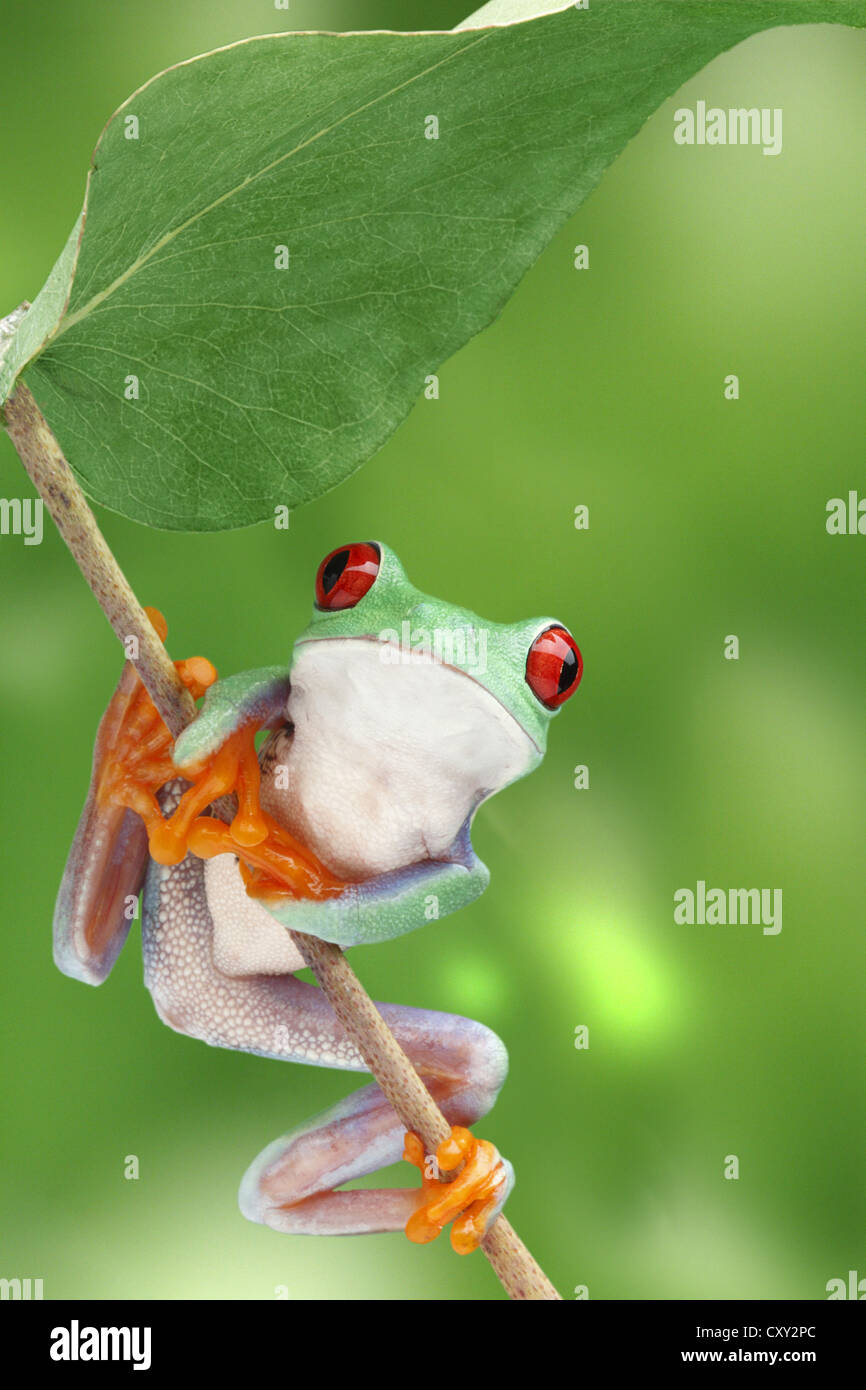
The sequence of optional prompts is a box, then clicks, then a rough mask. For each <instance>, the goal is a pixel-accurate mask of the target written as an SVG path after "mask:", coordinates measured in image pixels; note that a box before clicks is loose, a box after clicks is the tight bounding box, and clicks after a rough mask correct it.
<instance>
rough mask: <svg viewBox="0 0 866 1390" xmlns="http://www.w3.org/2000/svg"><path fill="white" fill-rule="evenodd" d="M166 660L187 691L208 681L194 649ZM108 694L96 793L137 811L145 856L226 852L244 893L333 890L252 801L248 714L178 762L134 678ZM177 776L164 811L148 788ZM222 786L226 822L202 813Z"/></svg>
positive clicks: (253, 760) (254, 772)
mask: <svg viewBox="0 0 866 1390" xmlns="http://www.w3.org/2000/svg"><path fill="white" fill-rule="evenodd" d="M145 611H146V612H147V615H148V617H149V618H150V620H151V622H152V623H153V626H154V627H155V628H156V631H157V632H158V633H159V636H160V638H161V639H162V640H163V641H165V637H166V632H167V628H166V623H165V619H164V618H163V616H162V614H161V613H159V612H158V611H157V610H156V609H152V608H148V609H146V610H145ZM174 664H175V668H176V670H177V672H178V675H179V676H180V679H181V680H182V681H183V683H184V685H185V686H186V688H187V689H188V690H189V692H190V694H191V695H192V697H193V699H198V698H199V696H201V695H203V694H204V692H205V691H206V690H207V689H209V687H210V686H211V685H212V684H213V682H214V681H215V680H216V675H217V673H216V670H215V668H214V667H213V666H212V665H211V663H210V662H209V661H207V660H206V659H205V658H204V657H192V658H191V659H190V660H188V661H176V662H175V663H174ZM115 700H116V701H117V708H116V709H114V710H113V711H112V714H113V718H114V728H113V730H112V732H111V736H110V748H111V756H110V758H106V761H105V765H104V767H103V770H102V775H101V779H100V783H99V791H98V797H99V799H100V800H101V801H103V802H106V803H107V802H112V803H114V804H115V805H120V806H125V807H127V808H128V809H129V810H131V811H135V812H136V813H137V814H138V815H139V816H141V818H142V820H143V821H144V823H145V826H146V828H147V837H148V848H149V850H150V855H151V858H152V859H155V860H156V862H157V863H158V864H179V863H180V861H181V860H182V859H183V858H184V856H185V855H186V854H187V853H188V851H190V850H191V851H192V852H193V853H194V854H196V855H198V856H199V857H200V858H202V859H210V858H212V857H213V856H214V855H217V854H226V853H232V854H236V855H237V856H238V858H239V860H240V865H241V873H242V874H243V877H244V881H245V883H246V887H247V892H248V893H249V894H250V896H251V897H261V898H279V897H308V898H319V897H330V896H334V895H336V894H337V893H340V892H342V891H343V889H344V888H345V886H346V885H345V884H344V883H343V882H342V881H341V880H340V879H337V878H336V877H335V876H334V875H333V874H331V873H330V872H329V870H328V869H326V868H325V866H324V865H323V864H322V863H321V862H320V861H319V860H318V859H317V858H316V857H315V855H313V854H311V853H310V852H309V851H308V850H306V849H305V848H304V846H303V845H301V844H300V843H299V842H298V841H297V840H295V839H294V837H293V836H291V835H290V834H289V833H288V832H287V831H286V830H284V829H283V828H282V826H280V825H279V824H278V823H277V822H276V821H275V820H274V819H273V817H271V816H269V815H268V814H267V812H265V811H263V810H262V808H261V806H260V804H259V790H260V771H259V761H258V755H257V753H256V743H255V739H256V734H257V732H258V730H259V724H258V723H257V722H256V721H255V720H249V721H247V722H246V723H243V724H241V725H240V727H238V728H237V729H235V731H234V732H233V733H232V734H230V735H229V737H228V738H227V739H226V740H225V742H224V743H222V744H221V745H220V747H219V748H218V749H217V750H216V752H215V753H213V754H212V755H211V756H209V757H207V758H205V759H202V760H201V761H200V762H197V763H190V764H183V765H181V766H180V767H178V766H177V765H176V764H175V762H174V761H173V759H172V738H171V734H170V732H169V730H168V729H167V727H166V725H165V724H164V723H163V721H162V719H161V717H160V715H159V713H158V711H157V710H156V707H155V706H154V704H153V701H152V700H151V698H150V696H149V695H148V693H147V691H146V690H145V688H144V686H143V685H142V683H141V681H140V680H136V681H135V682H134V684H133V685H131V686H127V687H126V688H125V689H122V690H119V691H118V693H117V695H116V696H115ZM178 775H180V776H182V777H184V778H185V779H186V780H187V781H189V782H190V783H191V786H189V787H188V788H187V790H186V791H185V792H184V793H183V796H182V797H181V799H180V801H179V803H178V805H177V807H176V809H175V811H174V813H173V814H172V815H171V816H170V817H169V818H168V819H167V820H166V819H164V817H163V815H162V811H161V809H160V806H159V802H158V801H157V799H156V793H157V791H158V790H159V789H160V787H162V786H164V785H165V783H166V782H169V781H171V780H172V778H175V777H177V776H178ZM229 795H234V796H235V797H236V799H237V811H236V813H235V816H234V818H233V820H232V821H231V823H230V824H226V823H225V822H224V821H222V820H217V819H216V818H215V817H213V816H205V815H202V812H203V811H205V810H207V808H208V807H209V806H211V805H212V804H213V803H214V802H215V801H218V800H219V799H220V797H224V796H229Z"/></svg>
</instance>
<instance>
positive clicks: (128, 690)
mask: <svg viewBox="0 0 866 1390" xmlns="http://www.w3.org/2000/svg"><path fill="white" fill-rule="evenodd" d="M145 612H146V613H147V616H148V618H149V619H150V621H151V623H152V624H153V627H154V628H155V629H156V631H157V633H158V634H159V637H160V639H161V640H162V641H163V642H164V641H165V638H166V633H167V627H166V622H165V619H164V618H163V616H162V614H161V613H160V612H159V611H158V610H157V609H156V608H146V609H145ZM174 665H175V670H176V671H177V673H178V675H179V676H180V679H181V681H182V682H183V684H184V685H185V686H186V688H187V690H188V691H189V692H190V694H191V695H192V697H193V699H194V700H197V699H198V698H199V696H200V695H203V694H204V692H205V691H206V690H207V689H208V687H209V686H211V685H212V684H213V682H214V681H215V680H216V674H217V673H216V670H215V668H214V667H213V666H212V665H211V663H210V662H209V661H207V660H206V659H205V658H204V657H201V656H194V657H191V658H190V659H189V660H188V661H176V662H175V663H174ZM128 669H129V670H130V672H131V668H128ZM104 727H105V728H106V735H107V736H106V750H107V751H106V753H105V756H104V758H103V762H102V766H101V768H100V775H99V782H98V786H97V792H96V795H97V800H98V801H99V802H100V803H102V804H103V805H108V804H114V805H117V806H125V807H127V809H128V810H130V811H135V812H136V813H137V814H138V815H139V816H141V818H142V820H143V821H144V823H145V826H146V827H147V833H148V841H149V845H150V852H151V854H152V855H153V857H154V858H155V859H157V858H158V859H159V860H160V862H161V863H175V862H177V858H171V857H165V856H166V855H170V854H171V847H170V844H169V842H168V841H166V840H165V838H164V835H163V832H164V829H165V824H166V822H165V821H164V820H163V817H162V813H161V811H160V809H159V803H158V802H157V799H156V792H157V791H158V790H159V788H160V787H162V786H164V785H165V783H166V782H168V781H170V780H171V779H172V777H176V776H177V768H176V767H175V765H174V763H173V761H172V757H171V749H172V737H171V734H170V732H169V730H168V729H167V727H166V725H165V724H164V723H163V720H162V718H161V717H160V715H159V713H158V711H157V709H156V706H155V705H154V703H153V701H152V700H151V698H150V696H149V695H148V693H147V691H146V690H145V688H144V686H143V684H142V683H141V681H140V680H139V679H138V678H135V679H134V680H133V681H129V680H127V678H126V677H124V679H123V680H122V681H121V683H120V686H119V688H118V690H117V692H116V694H115V695H114V698H113V699H112V702H111V704H110V705H109V708H108V711H107V712H106V717H105V725H104ZM158 850H162V854H160V853H157V852H155V851H158ZM177 857H178V858H180V859H182V858H183V854H180V855H179V856H177Z"/></svg>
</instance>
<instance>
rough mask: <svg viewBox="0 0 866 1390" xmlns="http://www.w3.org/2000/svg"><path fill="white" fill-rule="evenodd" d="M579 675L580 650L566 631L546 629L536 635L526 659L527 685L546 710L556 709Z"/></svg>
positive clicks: (573, 689) (563, 629)
mask: <svg viewBox="0 0 866 1390" xmlns="http://www.w3.org/2000/svg"><path fill="white" fill-rule="evenodd" d="M582 675H583V657H582V656H581V654H580V648H579V647H578V645H577V643H576V642H575V640H574V638H573V637H572V635H571V633H570V632H569V631H568V630H567V629H566V628H564V627H548V628H545V630H544V632H540V633H539V634H538V636H537V637H536V639H535V641H534V642H533V644H532V646H531V647H530V648H529V655H528V657H527V658H526V683H527V685H528V686H529V688H530V690H531V691H532V693H533V695H535V696H536V698H537V699H539V700H540V701H541V703H542V704H543V705H544V706H545V708H546V709H559V706H560V705H561V704H562V703H563V702H564V701H565V700H567V699H568V697H569V696H570V695H573V694H574V692H575V690H576V689H577V687H578V686H579V685H580V678H581V676H582Z"/></svg>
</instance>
